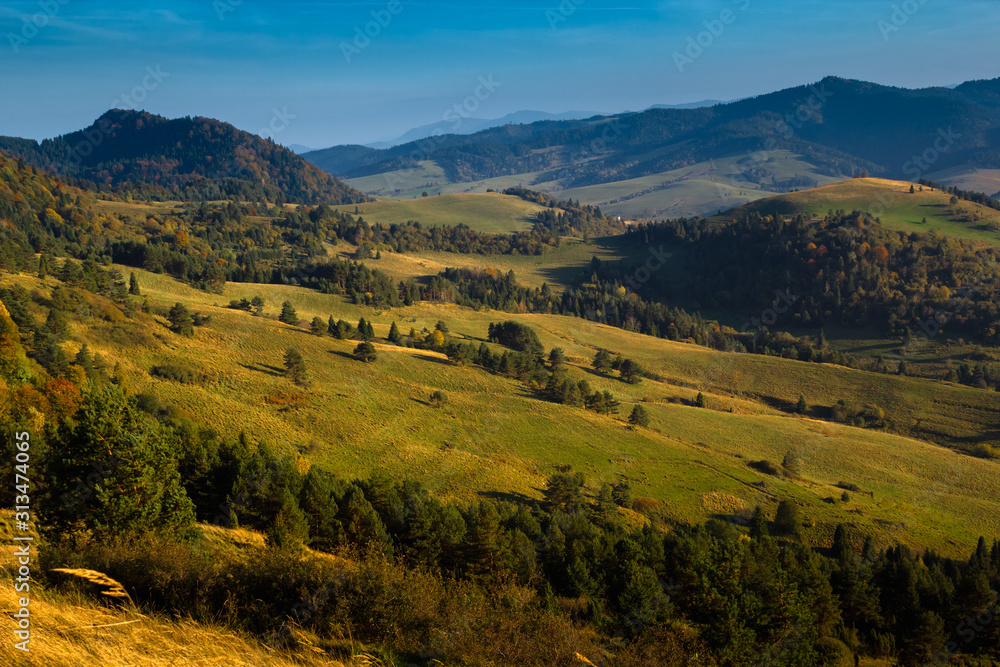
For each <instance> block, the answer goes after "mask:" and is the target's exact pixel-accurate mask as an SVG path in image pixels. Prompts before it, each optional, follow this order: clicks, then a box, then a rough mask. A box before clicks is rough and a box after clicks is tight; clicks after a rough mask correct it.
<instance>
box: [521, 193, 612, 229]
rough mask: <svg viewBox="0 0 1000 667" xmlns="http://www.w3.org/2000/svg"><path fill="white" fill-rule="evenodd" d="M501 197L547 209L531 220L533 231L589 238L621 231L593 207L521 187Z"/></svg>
mask: <svg viewBox="0 0 1000 667" xmlns="http://www.w3.org/2000/svg"><path fill="white" fill-rule="evenodd" d="M503 193H504V194H505V195H514V196H515V197H520V198H521V199H524V200H526V201H530V202H535V203H538V204H541V205H542V206H546V207H548V210H546V211H539V212H538V213H536V214H535V215H534V217H533V218H532V220H533V221H534V223H535V229H543V230H545V231H546V232H548V233H549V234H553V235H556V236H583V237H587V238H590V237H595V236H612V235H614V234H621V233H622V232H624V231H625V223H623V222H621V221H620V220H618V219H617V218H611V217H608V216H606V215H604V214H603V213H601V209H600V208H599V207H597V206H590V205H588V204H583V205H581V204H580V202H579V201H573V200H572V199H569V200H566V201H557V200H556V199H555V198H553V197H550V196H549V195H546V194H543V193H541V192H535V191H533V190H528V189H526V188H522V187H516V188H508V189H506V190H504V191H503ZM556 209H562V210H556Z"/></svg>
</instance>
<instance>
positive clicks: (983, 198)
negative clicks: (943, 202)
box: [918, 178, 1000, 211]
mask: <svg viewBox="0 0 1000 667" xmlns="http://www.w3.org/2000/svg"><path fill="white" fill-rule="evenodd" d="M918 182H919V183H920V185H926V186H927V187H931V188H937V189H938V190H941V191H942V192H947V193H948V194H950V195H953V196H955V197H958V198H959V199H963V200H965V201H971V202H974V203H976V204H982V205H983V206H988V207H989V208H992V209H996V210H998V211H1000V200H997V199H996V198H994V197H991V196H990V195H987V194H984V193H982V192H976V191H975V190H961V189H959V187H958V186H957V185H952V186H947V185H941V184H940V183H935V182H934V181H929V180H927V179H926V178H921V179H920V180H919V181H918Z"/></svg>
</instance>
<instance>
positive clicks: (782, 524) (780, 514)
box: [774, 500, 802, 538]
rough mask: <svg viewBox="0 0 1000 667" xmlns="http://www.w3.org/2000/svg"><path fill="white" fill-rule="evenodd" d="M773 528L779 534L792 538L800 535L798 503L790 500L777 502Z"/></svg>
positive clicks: (800, 524) (800, 525)
mask: <svg viewBox="0 0 1000 667" xmlns="http://www.w3.org/2000/svg"><path fill="white" fill-rule="evenodd" d="M774 530H775V532H776V533H777V534H779V535H787V536H789V537H792V538H799V537H801V536H802V517H801V515H800V514H799V507H798V505H796V504H795V503H794V502H792V501H791V500H782V501H781V502H780V503H778V511H777V513H776V514H775V516H774Z"/></svg>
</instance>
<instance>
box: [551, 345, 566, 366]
mask: <svg viewBox="0 0 1000 667" xmlns="http://www.w3.org/2000/svg"><path fill="white" fill-rule="evenodd" d="M565 363H566V355H565V353H563V351H562V348H561V347H556V348H553V349H552V351H551V352H549V364H550V365H551V366H552V370H557V369H558V368H560V367H562V366H563V365H564V364H565Z"/></svg>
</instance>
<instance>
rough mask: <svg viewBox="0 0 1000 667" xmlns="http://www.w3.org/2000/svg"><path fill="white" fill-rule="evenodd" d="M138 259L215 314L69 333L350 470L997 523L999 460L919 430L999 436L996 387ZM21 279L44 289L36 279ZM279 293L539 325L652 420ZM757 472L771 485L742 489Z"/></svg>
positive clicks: (139, 374) (167, 287)
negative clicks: (848, 416)
mask: <svg viewBox="0 0 1000 667" xmlns="http://www.w3.org/2000/svg"><path fill="white" fill-rule="evenodd" d="M136 273H137V275H138V277H139V281H140V285H141V286H142V289H143V291H144V294H146V295H147V296H148V297H149V299H150V300H151V302H153V303H154V304H159V305H161V306H167V305H169V304H172V303H174V302H176V301H181V302H183V303H186V304H187V305H188V306H189V307H191V308H192V309H194V310H198V311H201V312H203V313H205V314H210V315H211V316H212V318H213V319H212V321H211V323H210V324H209V325H208V326H206V327H203V328H199V329H198V330H197V333H196V336H195V337H194V338H183V337H179V336H175V335H173V334H171V333H169V332H168V331H167V329H166V327H165V326H164V325H163V321H162V320H158V321H153V320H151V319H149V318H146V319H145V321H143V322H139V323H124V324H117V325H116V324H110V323H96V322H95V323H94V324H93V325H92V326H88V327H77V328H76V330H75V331H74V334H75V337H76V338H78V339H80V340H86V341H88V343H89V345H90V347H91V349H92V350H93V351H95V352H100V353H101V354H102V355H103V356H104V357H105V358H106V359H107V360H108V362H109V363H110V364H114V363H115V362H119V363H121V364H122V368H123V370H124V372H125V374H126V376H127V379H128V383H129V386H130V388H131V389H132V390H133V391H136V392H139V391H147V390H151V391H154V392H155V393H157V394H158V395H160V396H161V397H162V398H163V399H164V400H165V401H167V402H169V403H173V404H175V405H176V406H178V407H179V408H180V409H181V410H182V411H183V412H184V413H187V414H189V415H191V416H192V417H194V418H195V419H197V420H199V421H202V422H203V423H205V424H207V425H210V426H212V427H214V428H217V429H219V430H220V431H222V432H225V433H233V434H235V433H238V432H239V431H241V430H245V431H247V432H248V433H250V434H252V435H253V436H255V437H259V438H264V439H266V440H268V441H269V442H271V443H272V444H273V445H275V446H276V447H277V448H279V449H280V450H281V451H285V452H289V453H296V454H297V455H299V456H301V457H302V462H303V464H304V465H307V464H308V463H309V462H315V463H321V464H323V465H325V466H329V467H330V468H332V469H333V470H335V471H337V472H339V473H341V474H344V475H348V476H355V475H357V476H363V475H367V474H368V473H370V472H372V471H374V470H377V469H382V470H385V471H387V472H389V473H391V474H397V475H400V476H405V477H410V478H416V479H420V480H421V481H423V482H425V483H426V484H427V485H428V486H429V487H430V488H432V489H433V490H435V491H437V492H439V493H441V494H442V495H443V496H445V497H454V498H459V499H468V498H473V497H475V496H476V495H478V494H480V493H497V494H513V495H514V496H515V497H519V496H527V497H531V498H539V497H540V495H541V489H542V488H543V485H544V481H545V478H546V477H547V476H548V475H549V474H551V473H552V472H553V470H554V469H555V466H556V465H560V464H570V465H572V466H574V468H575V469H577V470H581V471H583V472H585V474H586V475H587V478H588V486H589V488H590V489H591V490H594V489H596V488H598V487H599V486H600V484H601V483H602V482H604V481H616V480H619V479H622V478H625V479H628V480H629V481H630V483H631V484H632V486H633V488H634V490H635V493H636V495H638V496H647V497H652V498H655V499H657V500H659V501H661V502H663V503H665V513H666V514H667V515H668V516H671V517H673V518H675V519H676V520H682V521H699V520H702V519H704V518H707V517H711V516H727V517H736V518H737V519H741V518H745V516H746V515H747V513H748V512H749V511H751V510H752V508H753V507H754V506H756V505H757V504H763V505H765V506H770V507H771V508H772V509H773V505H774V504H776V503H777V501H778V500H779V499H781V498H792V499H794V500H796V501H797V502H798V503H799V504H800V505H801V507H802V510H803V513H804V514H805V516H806V518H807V520H808V521H809V522H810V523H811V524H812V527H811V529H810V535H811V538H810V539H812V540H813V541H814V542H815V543H825V542H827V541H828V539H829V537H830V535H832V530H833V527H834V526H835V525H836V524H837V523H840V522H845V523H849V524H852V525H854V526H856V527H857V528H858V529H860V530H861V531H867V532H871V533H874V534H879V535H882V536H883V537H884V538H885V539H887V540H892V539H900V540H903V541H907V542H910V543H912V544H914V545H932V546H934V547H935V548H938V549H940V550H942V551H944V552H946V553H952V554H959V553H962V552H966V551H967V550H968V548H969V546H970V545H971V544H972V543H973V541H974V540H975V538H976V537H978V536H979V535H980V534H997V533H998V532H1000V476H998V475H997V472H998V470H1000V465H998V464H997V463H995V462H990V461H986V460H981V459H976V458H972V457H969V456H966V455H964V454H959V453H956V452H955V451H953V450H952V449H949V448H946V447H942V446H939V445H936V444H933V443H932V442H927V441H925V440H921V439H918V438H934V439H938V440H940V441H941V442H944V443H945V444H948V445H950V446H952V447H956V446H960V445H962V444H963V442H964V439H968V438H978V439H982V440H985V441H992V440H991V438H994V437H995V436H994V435H993V432H992V431H990V428H991V427H990V426H989V425H990V424H992V423H993V415H995V414H997V413H998V411H1000V397H997V395H996V394H995V393H993V392H983V391H978V390H973V389H969V388H966V387H953V386H950V385H947V384H944V383H934V382H930V381H926V380H914V379H909V378H900V377H896V376H885V375H872V374H868V373H862V372H859V371H853V370H850V369H845V368H839V367H829V366H818V365H810V364H804V363H799V362H793V361H787V360H782V359H775V358H770V357H760V356H750V355H730V354H723V353H717V352H712V351H710V350H707V349H705V348H701V347H697V346H694V345H689V344H684V343H676V342H669V341H664V340H659V339H653V338H648V337H643V336H639V335H636V334H631V333H628V332H626V331H623V330H619V329H613V328H609V327H605V326H602V325H597V324H593V323H590V322H587V321H585V320H580V319H575V318H567V317H561V316H552V315H520V316H518V315H513V316H512V315H508V314H501V313H490V312H476V311H473V310H470V309H463V308H458V307H455V306H452V305H446V304H438V305H435V304H421V305H420V306H413V307H409V308H400V309H395V310H393V311H391V312H375V311H373V310H371V309H366V308H361V307H357V306H353V305H349V304H347V303H345V302H344V300H343V299H342V298H341V297H336V296H332V295H323V294H319V293H317V292H312V291H308V290H304V289H301V288H296V287H289V286H266V285H240V284H230V285H228V286H227V288H226V293H225V294H224V295H222V296H220V295H211V294H206V293H204V292H199V291H196V290H193V289H191V288H189V287H187V286H185V285H182V284H180V283H177V282H176V281H174V280H172V279H170V278H167V277H165V276H163V275H158V274H151V273H146V272H142V271H136ZM17 280H18V282H21V283H22V284H24V285H25V286H27V287H29V288H33V287H38V286H39V285H38V281H37V280H36V279H34V278H28V277H20V278H18V279H17ZM255 294H261V295H263V296H264V298H265V299H266V301H267V304H268V306H267V309H266V314H268V315H269V316H267V317H260V318H255V317H252V316H250V315H248V314H246V313H243V312H238V311H232V310H228V309H224V308H220V307H218V305H221V304H223V303H227V302H228V301H229V299H231V298H241V297H251V296H253V295H255ZM284 300H288V301H290V302H292V303H293V304H294V305H295V307H296V308H297V309H298V312H299V315H300V317H302V318H303V320H307V319H311V318H312V317H313V316H314V315H319V316H320V317H323V318H324V319H325V318H326V317H328V316H330V315H331V314H332V315H333V316H334V317H335V318H341V317H342V318H344V319H347V320H349V321H357V319H358V318H360V317H362V316H364V317H365V318H368V319H370V320H372V321H373V322H374V325H375V332H376V335H377V336H385V335H386V333H387V331H388V328H389V324H390V323H391V322H393V321H395V322H397V323H398V324H399V326H400V328H401V329H402V330H403V332H404V333H405V332H407V331H408V330H409V328H410V327H414V328H416V329H417V330H418V331H419V330H421V329H423V328H429V329H432V328H433V326H434V323H435V322H437V321H438V320H444V321H446V322H447V323H448V325H449V328H450V330H451V332H452V335H453V336H455V337H456V338H459V339H461V338H466V339H472V340H477V339H482V338H483V337H484V336H485V333H486V329H487V327H488V324H489V323H490V322H491V321H498V320H500V319H507V318H513V319H518V320H520V321H523V322H525V323H528V324H530V325H531V326H532V327H534V328H535V329H536V330H537V331H538V333H539V335H540V337H541V339H542V342H543V344H544V345H545V346H546V347H555V346H559V347H562V348H563V349H564V350H565V351H566V354H567V356H568V358H569V361H570V376H571V377H574V378H576V379H583V378H586V379H587V380H588V381H589V382H590V383H591V384H592V385H593V386H594V388H599V389H608V390H609V391H611V392H613V393H614V394H615V395H616V396H617V397H618V398H619V399H620V400H621V401H622V403H623V405H622V409H621V414H622V415H627V413H628V411H630V410H631V406H632V405H633V404H634V403H636V402H640V401H641V402H643V403H644V404H645V405H646V406H647V407H648V409H649V410H650V412H651V413H652V416H653V424H652V428H651V429H632V428H630V427H628V426H627V425H626V424H625V423H623V421H622V420H621V417H619V418H617V419H612V418H608V417H604V416H600V415H597V414H595V413H593V412H588V411H586V410H583V409H577V408H570V407H566V406H561V405H556V404H553V403H549V402H546V401H544V400H541V399H540V398H538V397H537V396H535V395H534V394H533V393H532V392H531V391H530V390H529V389H528V388H526V387H525V386H523V385H521V384H520V383H518V382H516V381H514V380H510V379H506V378H502V377H499V376H494V375H491V374H489V373H487V372H485V371H483V370H481V369H477V368H465V367H457V366H454V365H452V364H451V363H449V362H448V361H447V360H446V359H444V358H443V356H442V355H440V354H437V353H434V352H430V351H425V350H416V349H409V348H398V347H393V346H388V345H382V344H379V345H377V347H378V349H379V353H380V357H379V359H378V361H377V362H376V363H374V364H369V365H366V364H362V363H360V362H357V361H355V360H354V359H353V358H351V357H350V352H351V350H352V349H353V347H354V344H355V343H354V342H351V341H336V340H333V339H330V338H328V337H323V338H320V337H316V336H313V335H311V334H309V333H307V331H306V330H305V329H303V328H295V327H290V326H287V325H285V324H281V323H278V322H277V321H276V320H275V319H274V315H275V312H276V310H277V309H279V307H280V303H281V302H282V301H284ZM290 346H294V347H297V348H299V349H300V350H301V351H302V353H303V355H304V357H305V359H306V363H307V366H308V368H309V371H310V376H311V381H312V385H311V386H310V387H309V388H308V389H306V390H304V391H303V392H302V393H304V394H305V404H304V405H303V406H302V407H299V408H297V409H292V410H288V409H283V408H281V407H279V406H276V405H272V404H269V403H268V397H269V396H273V395H274V394H275V393H276V392H280V391H286V392H287V391H292V392H296V391H299V390H298V389H296V387H295V386H294V385H292V384H291V383H290V382H289V381H288V380H287V379H286V378H284V377H283V376H282V375H281V372H280V370H281V369H280V367H281V360H282V355H283V351H284V350H285V349H286V348H287V347H290ZM597 346H602V347H606V348H608V349H611V350H613V351H621V352H623V353H625V354H627V355H628V356H630V357H633V358H635V359H637V360H638V361H639V362H640V363H642V364H643V365H644V366H645V367H646V368H648V369H649V370H651V371H653V372H654V373H656V374H657V375H658V376H659V377H660V378H661V379H662V381H653V380H649V379H647V380H646V381H644V382H643V383H642V384H640V385H627V384H625V383H622V382H621V381H619V380H617V379H615V378H611V377H603V376H600V375H597V374H595V373H594V372H592V371H591V370H590V368H589V359H590V358H591V357H592V355H593V353H594V350H595V348H596V347H597ZM74 351H75V350H74ZM164 362H174V363H181V364H183V363H194V364H197V366H198V367H199V368H200V369H202V370H204V371H206V372H207V373H208V375H209V379H208V381H207V382H206V383H205V384H203V385H198V384H178V383H175V382H171V381H165V380H161V379H155V378H152V377H151V376H150V375H149V370H150V369H151V367H152V366H153V365H155V364H159V363H164ZM435 390H442V391H444V392H445V393H446V394H447V396H448V403H447V405H446V406H445V407H444V408H442V409H437V408H433V407H431V406H430V405H429V404H428V401H427V398H428V396H429V395H430V394H431V393H432V392H433V391H435ZM699 390H700V391H703V392H704V393H705V394H706V396H707V400H708V409H698V408H693V407H688V406H686V405H684V404H683V403H682V402H679V401H688V402H690V401H691V400H693V398H694V395H695V394H696V393H697V392H698V391H699ZM799 393H802V394H804V395H805V396H806V397H807V400H808V401H809V403H810V404H811V405H813V406H824V405H830V404H832V403H833V402H834V401H835V400H837V399H839V398H845V399H848V400H850V401H855V402H859V403H876V404H878V405H879V406H881V407H883V408H884V409H885V411H886V414H887V417H889V418H890V420H891V422H892V426H891V428H890V430H892V431H895V433H884V432H879V431H877V430H871V429H858V428H853V427H847V426H841V425H835V424H832V423H827V422H824V421H819V420H814V419H806V418H801V417H795V416H791V415H790V414H789V413H787V412H785V411H783V410H782V409H779V408H781V407H782V403H783V402H792V401H794V400H795V398H796V396H797V395H798V394H799ZM817 409H819V408H817ZM928 425H932V427H929V426H928ZM932 431H933V432H932ZM790 450H796V451H797V452H798V453H799V454H800V456H801V458H802V460H803V462H804V470H803V473H802V479H800V480H796V481H792V480H789V479H777V478H773V477H768V476H766V475H763V474H762V473H759V472H757V471H755V470H754V469H752V468H751V467H750V466H749V465H748V464H749V462H751V461H754V460H760V459H766V460H770V461H775V462H780V461H781V459H782V458H783V456H784V455H785V453H787V452H788V451H790ZM840 481H846V482H850V483H853V484H857V485H858V486H859V487H860V488H861V489H862V491H863V493H854V494H851V499H850V500H849V501H847V502H843V501H841V500H839V498H840V495H841V493H842V491H841V490H840V489H838V488H836V486H835V485H836V484H837V483H838V482H840ZM759 482H763V483H764V486H763V487H759V486H755V485H754V483H759ZM869 493H871V494H872V495H868V494H869ZM831 500H834V502H830V501H831Z"/></svg>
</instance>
